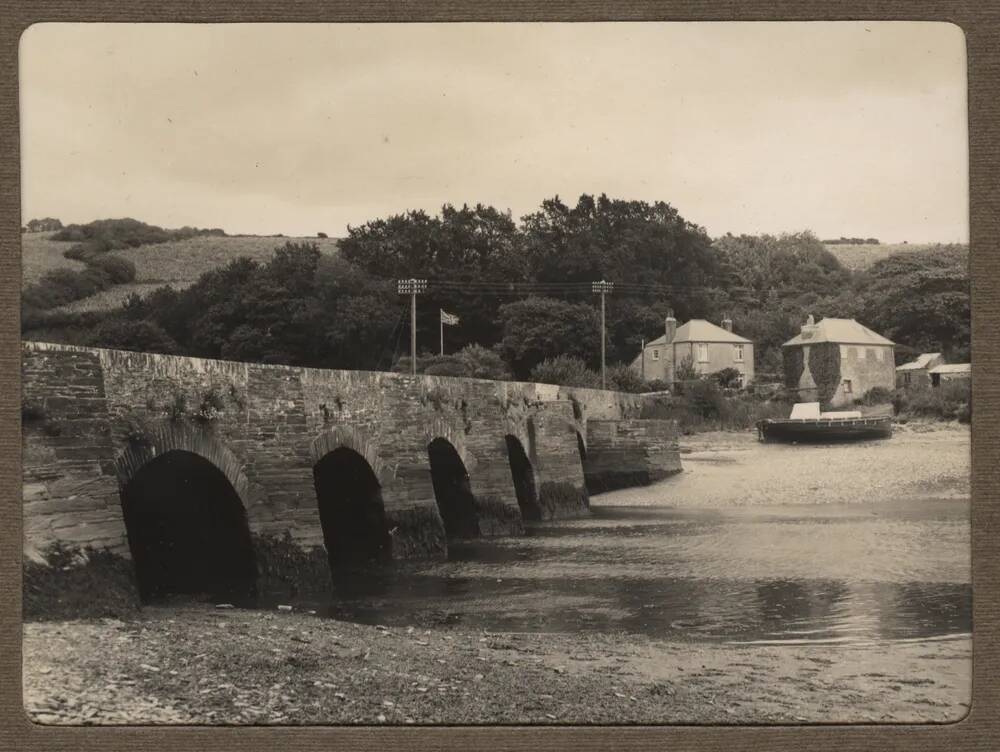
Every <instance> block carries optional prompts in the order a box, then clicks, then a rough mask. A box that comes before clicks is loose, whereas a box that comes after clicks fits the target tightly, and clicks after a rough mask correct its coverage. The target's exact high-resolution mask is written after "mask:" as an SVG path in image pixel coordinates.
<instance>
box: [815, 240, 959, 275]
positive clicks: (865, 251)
mask: <svg viewBox="0 0 1000 752" xmlns="http://www.w3.org/2000/svg"><path fill="white" fill-rule="evenodd" d="M939 247H940V244H939V243H887V244H884V245H851V244H840V243H828V244H826V249H827V250H828V251H830V253H832V254H833V255H834V256H836V257H837V260H838V261H840V263H841V264H843V265H844V266H845V267H847V268H848V269H850V270H851V271H861V270H863V269H867V268H868V267H870V266H871V265H872V264H874V263H875V262H876V261H881V260H882V259H884V258H887V257H889V256H891V255H892V254H894V253H932V252H933V251H934V250H935V249H936V248H939Z"/></svg>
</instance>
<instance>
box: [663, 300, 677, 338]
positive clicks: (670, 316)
mask: <svg viewBox="0 0 1000 752" xmlns="http://www.w3.org/2000/svg"><path fill="white" fill-rule="evenodd" d="M676 333H677V319H675V318H674V311H673V309H671V310H669V311H667V320H666V335H667V344H668V345H669V344H670V343H671V342H673V341H674V335H675V334H676Z"/></svg>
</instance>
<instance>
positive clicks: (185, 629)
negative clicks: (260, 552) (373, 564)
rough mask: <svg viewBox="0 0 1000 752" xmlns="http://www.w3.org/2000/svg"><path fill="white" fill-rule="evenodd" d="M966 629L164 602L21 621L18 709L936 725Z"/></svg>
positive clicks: (958, 713)
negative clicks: (698, 629)
mask: <svg viewBox="0 0 1000 752" xmlns="http://www.w3.org/2000/svg"><path fill="white" fill-rule="evenodd" d="M970 656H971V641H970V640H967V639H961V638H960V639H951V640H938V641H934V640H928V641H914V642H905V641H904V642H874V643H871V644H864V645H860V644H854V645H839V644H816V643H805V644H794V645H789V644H785V645H748V644H705V643H695V642H692V643H686V642H677V641H675V642H663V641H657V640H651V639H647V638H642V637H639V636H634V635H612V634H594V633H589V634H565V633H563V634H551V633H550V634H544V633H543V634H524V633H520V634H511V633H486V632H469V631H461V630H452V629H448V628H438V629H434V630H425V629H416V628H413V627H409V628H391V629H387V628H384V627H378V626H365V625H359V624H352V623H347V622H339V621H334V620H330V619H322V618H319V617H316V616H310V615H308V614H300V613H295V612H280V611H275V612H264V611H249V610H238V609H215V608H212V607H211V606H208V605H206V606H194V605H190V606H168V607H158V608H149V609H146V610H145V611H144V612H143V613H142V615H141V616H139V617H136V618H134V619H131V620H128V621H116V620H104V621H94V622H85V621H76V622H52V623H28V624H25V625H24V670H25V673H24V688H25V706H26V710H27V711H28V714H29V716H30V717H31V718H32V719H33V720H34V721H36V722H40V723H55V724H123V723H124V724H127V723H174V724H232V723H237V724H408V723H446V724H477V723H479V724H491V723H492V724H495V723H512V722H516V723H543V724H544V723H549V724H552V723H566V724H587V723H600V724H607V723H652V724H655V723H796V722H813V723H815V722H820V723H837V722H864V721H868V722H911V723H912V722H921V723H926V722H949V721H956V720H959V719H961V718H962V717H963V716H964V715H965V713H966V712H967V710H968V705H967V703H968V702H969V697H970V690H971V676H970V672H971V665H972V664H971V660H970Z"/></svg>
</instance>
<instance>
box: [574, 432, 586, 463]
mask: <svg viewBox="0 0 1000 752" xmlns="http://www.w3.org/2000/svg"><path fill="white" fill-rule="evenodd" d="M576 448H577V451H579V452H580V462H586V461H587V445H586V444H584V443H583V436H581V435H580V432H579V431H577V432H576Z"/></svg>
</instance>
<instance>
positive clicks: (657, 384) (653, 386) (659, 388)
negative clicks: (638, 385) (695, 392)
mask: <svg viewBox="0 0 1000 752" xmlns="http://www.w3.org/2000/svg"><path fill="white" fill-rule="evenodd" d="M642 391H644V392H669V391H670V384H669V382H666V381H664V380H663V379H653V380H652V381H647V382H646V384H645V386H644V387H643V390H642Z"/></svg>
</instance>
